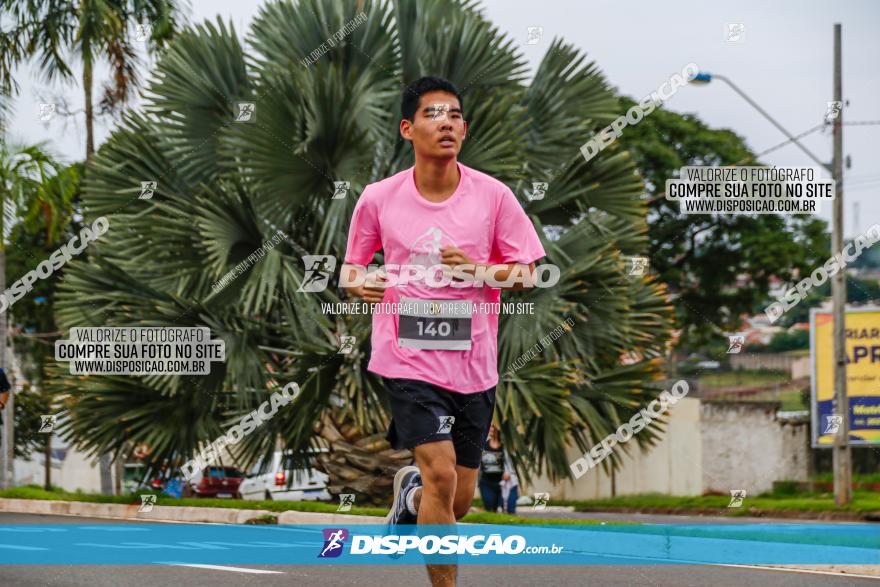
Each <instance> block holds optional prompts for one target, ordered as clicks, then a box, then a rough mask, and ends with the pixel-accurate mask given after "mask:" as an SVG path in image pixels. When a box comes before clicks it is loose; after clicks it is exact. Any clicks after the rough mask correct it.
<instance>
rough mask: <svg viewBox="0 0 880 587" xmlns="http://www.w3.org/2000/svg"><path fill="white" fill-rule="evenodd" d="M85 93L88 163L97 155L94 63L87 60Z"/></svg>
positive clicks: (84, 78)
mask: <svg viewBox="0 0 880 587" xmlns="http://www.w3.org/2000/svg"><path fill="white" fill-rule="evenodd" d="M83 91H84V92H85V98H86V163H88V162H89V161H91V159H92V155H94V154H95V136H94V128H93V124H92V123H93V120H92V119H93V118H94V109H93V106H92V62H91V60H90V59H85V60H84V63H83Z"/></svg>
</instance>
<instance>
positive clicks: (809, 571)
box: [710, 563, 880, 580]
mask: <svg viewBox="0 0 880 587" xmlns="http://www.w3.org/2000/svg"><path fill="white" fill-rule="evenodd" d="M710 564H712V565H713V566H716V567H733V568H736V569H757V570H760V571H784V572H787V573H807V574H809V575H834V576H835V577H856V578H858V579H874V580H877V579H880V577H878V576H876V575H857V574H855V573H844V572H840V571H820V570H818V569H795V568H790V567H765V566H759V565H729V564H721V563H710Z"/></svg>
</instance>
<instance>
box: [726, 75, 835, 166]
mask: <svg viewBox="0 0 880 587" xmlns="http://www.w3.org/2000/svg"><path fill="white" fill-rule="evenodd" d="M712 79H720V80H722V81H723V82H724V83H726V84H727V85H728V86H730V87H731V88H733V91H734V92H736V93H737V94H739V95H740V96H742V97H743V99H744V100H745V101H746V102H748V103H749V104H751V105H752V107H753V108H754V109H755V110H757V111H758V112H760V113H761V114H762V115H763V116H764V118H766V119H767V120H769V121H770V122H771V123H772V124H773V126H775V127H776V128H778V129H779V130H780V131H781V132H782V134H784V135H785V136H786V137H788V139H789V140H790V141H791V142H793V143H794V144H795V145H797V146H798V147H800V149H801V151H803V152H804V153H806V154H807V155H808V156H809V157H810V159H812V160H813V161H815V162H816V163H818V164H819V165H821V166H822V169H826V170H828V171H830V170H831V168H830V166H829V165H828V164H827V163H823V162H822V161H820V160H819V158H818V157H816V156H815V155H813V153H812V152H810V150H809V149H807V148H806V147H805V146H803V145H802V144H801V143H800V142H799V141H798V140H797V139H796V138H795V137H794V136H793V135H792V134H791V133H790V132H788V131H787V130H785V128H784V127H783V126H782V125H781V124H779V123H778V122H776V120H774V119H773V117H772V116H770V115H769V114H767V112H766V111H764V109H763V108H761V107H760V106H758V104H757V103H756V102H755V101H754V100H752V99H751V98H749V97H748V96H747V95H746V93H745V92H743V91H742V90H740V89H739V88H738V87H736V85H735V84H734V83H733V82H732V81H730V80H729V79H727V78H726V77H725V76H723V75H718V74H715V73H713V74H712Z"/></svg>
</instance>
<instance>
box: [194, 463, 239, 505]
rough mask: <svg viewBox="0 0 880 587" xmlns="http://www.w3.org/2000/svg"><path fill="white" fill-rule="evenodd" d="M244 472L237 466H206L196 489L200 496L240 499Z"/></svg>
mask: <svg viewBox="0 0 880 587" xmlns="http://www.w3.org/2000/svg"><path fill="white" fill-rule="evenodd" d="M243 480H244V473H242V472H241V471H239V470H238V469H236V468H235V467H205V470H204V471H202V475H201V479H199V481H198V483H197V484H196V485H195V487H194V489H195V492H196V495H197V496H198V497H229V498H236V499H240V498H241V496H240V495H239V493H238V486H239V485H240V484H241V482H242V481H243Z"/></svg>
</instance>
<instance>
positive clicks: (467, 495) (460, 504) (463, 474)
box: [452, 465, 477, 520]
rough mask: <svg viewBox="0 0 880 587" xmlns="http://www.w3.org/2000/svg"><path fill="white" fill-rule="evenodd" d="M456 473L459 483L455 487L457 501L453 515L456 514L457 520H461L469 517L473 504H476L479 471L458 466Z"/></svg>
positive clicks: (455, 501)
mask: <svg viewBox="0 0 880 587" xmlns="http://www.w3.org/2000/svg"><path fill="white" fill-rule="evenodd" d="M455 472H456V475H457V477H458V482H457V483H456V485H455V500H454V501H453V503H452V513H454V514H455V519H456V520H460V519H462V518H463V517H465V516H466V515H467V513H468V511H470V509H471V504H472V503H473V502H474V490H475V489H476V486H477V469H471V468H470V467H462V466H461V465H457V466H456V467H455Z"/></svg>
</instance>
